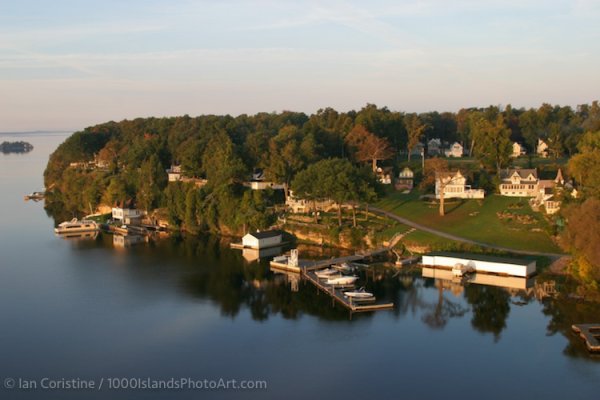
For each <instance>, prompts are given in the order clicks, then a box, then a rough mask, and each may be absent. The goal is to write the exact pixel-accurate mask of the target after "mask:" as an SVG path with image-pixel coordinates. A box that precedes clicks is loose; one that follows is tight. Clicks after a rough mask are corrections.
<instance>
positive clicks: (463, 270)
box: [452, 263, 473, 278]
mask: <svg viewBox="0 0 600 400" xmlns="http://www.w3.org/2000/svg"><path fill="white" fill-rule="evenodd" d="M471 272H473V268H471V267H467V266H466V265H464V264H460V263H458V264H455V265H454V267H452V275H453V276H454V277H455V278H461V277H463V276H464V275H466V274H470V273H471Z"/></svg>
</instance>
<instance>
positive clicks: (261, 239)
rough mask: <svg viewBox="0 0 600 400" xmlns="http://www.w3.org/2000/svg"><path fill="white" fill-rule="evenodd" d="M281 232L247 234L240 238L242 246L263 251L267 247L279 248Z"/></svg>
mask: <svg viewBox="0 0 600 400" xmlns="http://www.w3.org/2000/svg"><path fill="white" fill-rule="evenodd" d="M282 237H283V236H282V233H281V231H264V232H260V231H257V232H254V233H247V234H246V235H244V237H243V238H242V246H243V247H244V248H250V249H265V248H267V247H275V246H280V245H281V243H282V240H283V239H282Z"/></svg>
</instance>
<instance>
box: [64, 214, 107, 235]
mask: <svg viewBox="0 0 600 400" xmlns="http://www.w3.org/2000/svg"><path fill="white" fill-rule="evenodd" d="M99 229H100V228H99V227H98V224H97V223H96V221H92V220H89V219H82V220H81V221H80V220H78V219H77V218H73V219H72V220H70V221H65V222H61V223H60V224H58V226H57V227H56V228H54V233H59V234H65V233H71V232H93V231H97V230H99Z"/></svg>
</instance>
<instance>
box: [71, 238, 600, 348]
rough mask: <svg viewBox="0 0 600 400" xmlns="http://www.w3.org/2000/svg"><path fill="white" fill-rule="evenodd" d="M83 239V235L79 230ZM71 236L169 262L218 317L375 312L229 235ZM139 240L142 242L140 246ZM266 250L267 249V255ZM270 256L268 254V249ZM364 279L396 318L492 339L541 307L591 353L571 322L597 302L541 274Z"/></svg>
mask: <svg viewBox="0 0 600 400" xmlns="http://www.w3.org/2000/svg"><path fill="white" fill-rule="evenodd" d="M82 236H87V235H82ZM82 239H83V237H82V238H79V239H78V240H75V241H73V243H77V245H76V247H75V248H76V249H78V250H81V251H85V250H87V249H93V248H96V249H97V248H99V247H100V248H104V249H105V250H106V251H114V250H115V249H119V250H121V251H123V250H126V251H127V254H128V257H132V258H131V259H130V260H129V262H131V263H132V265H133V264H136V265H137V264H143V260H142V258H145V257H151V258H153V259H161V260H170V264H173V265H175V266H176V269H177V270H178V271H179V272H181V273H180V274H179V278H178V279H179V285H178V287H179V288H180V290H181V292H182V293H183V294H185V295H186V296H191V297H193V298H197V299H199V300H208V301H211V302H213V303H214V304H216V305H217V306H218V307H219V309H220V312H221V314H222V315H224V316H228V317H231V318H235V317H236V316H237V315H239V313H240V312H241V311H242V310H244V309H246V310H248V311H249V312H250V315H251V316H252V318H253V319H254V320H255V321H267V320H268V319H269V318H272V317H273V316H276V315H279V316H281V317H283V318H285V319H298V318H301V317H302V315H312V316H316V317H318V318H320V319H323V320H327V321H348V320H350V319H360V320H366V319H372V318H373V316H374V315H375V314H373V313H364V314H357V315H351V314H349V312H348V311H347V310H346V309H343V308H341V307H340V306H336V305H334V304H332V301H331V298H329V297H328V296H326V295H324V294H322V293H319V291H318V290H316V289H315V288H314V287H313V286H312V285H310V284H307V283H306V282H303V281H302V280H301V279H300V277H299V276H298V275H296V274H293V273H289V272H288V273H284V272H280V271H272V270H271V269H270V268H269V265H268V264H269V260H270V258H271V256H272V255H276V254H280V253H281V252H282V251H283V249H267V251H260V252H259V251H252V252H240V251H239V250H232V249H229V242H228V240H225V239H222V238H218V237H215V236H203V237H198V236H187V237H186V236H177V235H176V236H173V237H169V238H164V239H154V238H151V239H148V238H146V237H143V236H136V235H128V236H120V235H110V234H105V233H103V234H100V235H97V233H96V235H94V236H90V237H88V238H87V239H88V240H82ZM141 243H144V244H146V243H147V244H146V245H145V246H137V245H138V244H141ZM301 252H302V254H303V255H305V254H306V255H308V254H310V256H312V257H314V258H324V257H332V256H338V255H339V253H340V252H339V251H336V250H332V249H322V248H318V247H317V248H310V247H304V248H301ZM268 253H269V254H268ZM270 253H272V254H270ZM360 277H361V282H362V284H364V286H365V287H366V288H367V290H368V291H370V292H373V293H374V294H375V296H376V297H377V298H378V299H381V300H382V301H385V302H387V301H390V302H393V303H394V304H395V307H394V309H393V310H392V311H386V312H385V313H391V315H392V316H393V318H396V319H404V318H409V317H411V316H417V317H418V318H419V319H420V321H421V322H422V323H423V324H424V325H425V326H427V327H428V328H430V329H432V330H436V331H441V330H444V329H445V328H446V326H447V325H448V324H449V323H450V321H452V320H455V319H456V320H457V319H461V318H468V321H469V322H470V326H471V328H472V329H474V330H475V331H477V332H481V333H483V334H489V335H491V336H492V338H493V340H494V341H495V342H498V341H500V340H501V338H502V332H503V331H504V330H505V329H506V328H507V326H508V323H509V322H508V321H509V317H510V314H511V308H512V307H516V306H527V305H529V304H530V303H532V302H540V303H542V304H543V312H544V313H545V314H546V315H548V316H549V317H550V318H551V320H550V322H549V324H548V334H549V335H553V334H556V333H557V332H559V333H561V334H562V335H564V336H565V337H567V338H568V339H569V345H568V347H567V348H566V349H565V354H568V355H570V356H576V357H582V356H585V357H587V358H590V356H589V355H588V354H587V351H586V350H585V347H584V346H583V345H582V343H581V342H580V341H579V340H578V338H577V337H576V336H574V335H572V334H571V332H570V326H571V324H573V323H577V322H590V321H595V320H597V318H598V317H597V316H598V315H600V313H599V310H600V308H599V307H598V305H597V304H591V303H577V302H575V301H570V302H569V301H567V300H566V299H567V297H568V296H567V294H564V295H563V294H561V290H563V291H566V293H568V292H569V290H571V289H569V287H568V285H566V284H559V283H556V282H555V281H552V280H547V279H544V278H543V276H538V277H537V278H536V279H525V278H514V277H503V276H493V275H486V274H474V275H472V276H470V277H469V278H468V279H463V280H458V281H457V280H456V279H454V278H453V277H452V273H451V272H450V271H444V270H439V269H432V268H423V269H418V268H409V269H404V270H400V271H398V270H395V269H394V268H390V267H384V266H371V267H369V268H366V269H364V270H362V271H361V272H360Z"/></svg>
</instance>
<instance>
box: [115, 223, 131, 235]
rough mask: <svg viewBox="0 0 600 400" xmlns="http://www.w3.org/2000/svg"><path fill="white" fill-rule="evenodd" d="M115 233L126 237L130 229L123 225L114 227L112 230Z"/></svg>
mask: <svg viewBox="0 0 600 400" xmlns="http://www.w3.org/2000/svg"><path fill="white" fill-rule="evenodd" d="M112 231H113V232H116V233H119V234H121V235H124V236H126V235H127V234H129V229H128V228H127V225H121V226H114V227H113V228H112Z"/></svg>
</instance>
